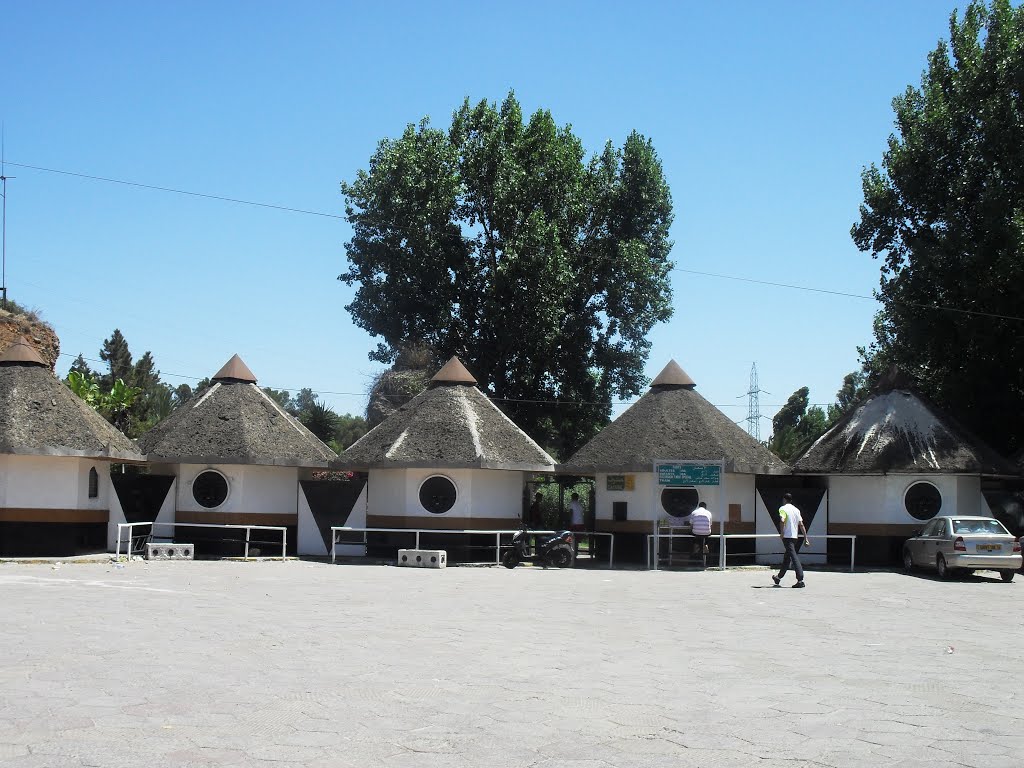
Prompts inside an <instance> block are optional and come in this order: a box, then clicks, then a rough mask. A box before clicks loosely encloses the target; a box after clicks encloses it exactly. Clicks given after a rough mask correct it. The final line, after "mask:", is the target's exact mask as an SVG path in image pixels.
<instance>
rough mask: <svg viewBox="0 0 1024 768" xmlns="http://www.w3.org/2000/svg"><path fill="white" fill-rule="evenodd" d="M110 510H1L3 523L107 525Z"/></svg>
mask: <svg viewBox="0 0 1024 768" xmlns="http://www.w3.org/2000/svg"><path fill="white" fill-rule="evenodd" d="M109 520H110V510H109V509H13V508H6V509H0V522H3V523H106V522H108V521H109Z"/></svg>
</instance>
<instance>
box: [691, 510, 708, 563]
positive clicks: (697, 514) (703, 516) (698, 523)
mask: <svg viewBox="0 0 1024 768" xmlns="http://www.w3.org/2000/svg"><path fill="white" fill-rule="evenodd" d="M690 532H691V533H692V534H693V538H694V540H695V542H694V548H693V553H694V554H695V555H697V556H701V555H706V554H707V552H708V536H710V535H711V510H709V509H708V505H707V504H705V503H704V502H703V501H702V502H701V503H700V504H698V505H697V508H696V509H695V510H693V512H692V513H691V514H690Z"/></svg>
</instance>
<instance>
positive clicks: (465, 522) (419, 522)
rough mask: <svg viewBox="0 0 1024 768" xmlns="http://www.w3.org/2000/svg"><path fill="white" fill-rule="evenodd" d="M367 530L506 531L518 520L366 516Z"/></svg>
mask: <svg viewBox="0 0 1024 768" xmlns="http://www.w3.org/2000/svg"><path fill="white" fill-rule="evenodd" d="M366 527H367V528H424V529H426V528H436V529H437V530H442V531H452V530H454V531H458V530H463V529H470V530H486V531H507V530H510V529H514V528H518V527H519V518H515V517H513V518H497V517H445V516H444V515H431V516H430V517H427V516H426V515H424V516H422V517H421V516H419V515H367V516H366Z"/></svg>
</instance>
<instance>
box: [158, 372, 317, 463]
mask: <svg viewBox="0 0 1024 768" xmlns="http://www.w3.org/2000/svg"><path fill="white" fill-rule="evenodd" d="M139 445H140V446H142V448H143V450H145V451H146V453H147V454H148V458H149V459H150V460H151V461H173V462H175V463H183V464H261V465H279V466H298V467H324V466H326V465H327V462H328V461H329V460H330V459H333V458H334V457H335V456H336V455H337V454H335V453H334V451H332V450H331V449H330V448H328V447H327V446H326V445H324V443H323V442H321V441H320V440H319V439H318V438H317V437H316V435H314V434H313V433H312V432H310V431H309V430H308V429H306V428H305V427H304V426H303V425H302V424H301V423H300V422H299V420H298V419H296V418H295V417H294V416H292V415H291V414H289V413H288V412H287V411H285V410H284V409H283V408H282V407H281V406H280V405H279V404H278V403H277V402H276V401H275V400H274V399H273V398H272V397H270V396H269V395H268V394H267V393H266V392H264V391H263V390H262V389H260V388H259V387H258V386H257V384H256V377H255V376H253V375H252V372H251V371H250V370H249V368H248V366H246V364H245V363H244V362H242V359H241V358H240V357H238V355H235V356H234V357H232V358H231V360H229V361H228V362H227V364H226V365H225V366H224V367H223V368H221V370H220V371H218V372H217V375H216V376H215V377H214V380H213V383H212V384H211V385H210V386H209V387H206V388H204V389H201V390H200V391H198V392H196V393H195V394H194V395H193V396H192V397H191V398H190V399H189V400H188V402H186V403H184V404H183V405H181V406H180V407H179V408H177V409H176V410H175V411H174V412H173V413H171V415H170V416H168V417H167V418H166V419H164V420H163V421H161V422H160V423H159V424H157V425H156V426H155V427H153V429H151V430H149V432H146V433H145V434H144V435H143V436H142V437H141V438H139Z"/></svg>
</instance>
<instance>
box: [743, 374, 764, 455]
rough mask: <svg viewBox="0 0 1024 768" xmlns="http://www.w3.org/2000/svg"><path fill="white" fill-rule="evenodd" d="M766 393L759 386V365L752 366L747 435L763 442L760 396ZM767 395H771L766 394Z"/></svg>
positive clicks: (748, 397)
mask: <svg viewBox="0 0 1024 768" xmlns="http://www.w3.org/2000/svg"><path fill="white" fill-rule="evenodd" d="M761 392H764V390H762V389H761V388H760V387H758V385H757V363H754V364H752V365H751V366H750V389H748V390H747V419H746V421H747V434H748V435H750V436H751V437H752V438H754V439H755V440H757V442H761V401H760V399H759V397H758V395H760V394H761ZM765 394H766V395H767V394H770V393H769V392H765Z"/></svg>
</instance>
